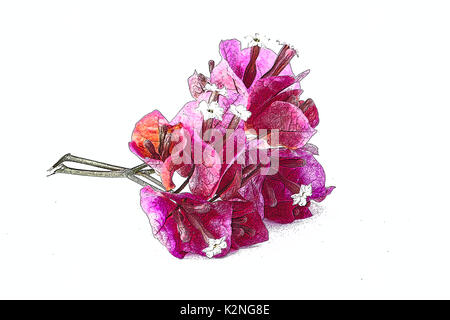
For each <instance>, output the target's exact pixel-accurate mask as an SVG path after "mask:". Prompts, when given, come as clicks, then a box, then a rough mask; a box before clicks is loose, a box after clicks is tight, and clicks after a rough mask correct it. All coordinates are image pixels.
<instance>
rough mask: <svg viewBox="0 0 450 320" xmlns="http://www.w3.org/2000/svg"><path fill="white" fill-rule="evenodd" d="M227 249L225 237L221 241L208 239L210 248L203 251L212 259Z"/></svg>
mask: <svg viewBox="0 0 450 320" xmlns="http://www.w3.org/2000/svg"><path fill="white" fill-rule="evenodd" d="M226 247H227V242H226V241H225V237H222V238H220V239H208V247H207V248H205V249H203V250H202V251H203V252H204V253H205V254H206V256H207V257H208V258H212V257H214V256H216V255H218V254H220V253H221V252H222V249H225V248H226Z"/></svg>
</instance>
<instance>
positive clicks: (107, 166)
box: [48, 153, 164, 188]
mask: <svg viewBox="0 0 450 320" xmlns="http://www.w3.org/2000/svg"><path fill="white" fill-rule="evenodd" d="M64 162H74V163H80V164H84V165H88V166H92V167H96V168H100V169H106V170H111V171H124V170H131V169H127V168H125V167H120V166H115V165H112V164H108V163H105V162H100V161H95V160H90V159H86V158H82V157H77V156H74V155H71V154H70V153H68V154H66V155H64V156H62V157H61V159H59V160H58V161H57V162H56V163H55V164H54V165H53V166H52V167H51V168H50V169H49V170H48V171H53V170H55V169H56V168H58V167H59V166H61V165H62V164H63V163H64ZM140 166H142V169H141V170H138V171H136V172H135V173H134V175H139V176H141V177H143V178H146V179H148V180H149V181H151V182H152V183H154V184H156V185H157V186H159V187H162V188H163V187H164V186H163V184H162V183H161V182H160V181H159V180H157V179H156V178H154V177H152V176H151V174H152V173H154V172H155V170H153V169H149V170H143V169H144V168H146V167H147V164H142V165H140ZM67 168H68V167H67ZM135 168H136V167H135ZM69 169H71V170H78V169H73V168H69ZM84 171H89V170H79V172H84ZM74 172H75V171H74ZM90 172H93V173H92V175H90V176H94V177H107V176H108V175H102V174H104V173H105V171H95V170H94V171H90ZM106 172H107V171H106ZM54 173H57V172H54ZM64 173H67V172H64ZM72 174H75V175H85V176H87V175H88V174H79V173H72ZM112 176H114V175H111V176H108V177H112ZM141 181H142V180H141Z"/></svg>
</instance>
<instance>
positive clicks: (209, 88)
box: [205, 83, 227, 97]
mask: <svg viewBox="0 0 450 320" xmlns="http://www.w3.org/2000/svg"><path fill="white" fill-rule="evenodd" d="M205 90H206V91H215V92H217V93H218V94H220V95H221V96H224V97H226V96H227V88H225V87H223V88H221V89H219V88H217V86H216V85H215V84H210V83H207V84H206V85H205Z"/></svg>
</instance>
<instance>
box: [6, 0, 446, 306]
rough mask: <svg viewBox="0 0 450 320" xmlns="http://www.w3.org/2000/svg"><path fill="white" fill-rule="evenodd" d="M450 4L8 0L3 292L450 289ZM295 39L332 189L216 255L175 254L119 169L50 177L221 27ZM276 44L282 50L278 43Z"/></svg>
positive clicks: (366, 294) (396, 292) (112, 147)
mask: <svg viewBox="0 0 450 320" xmlns="http://www.w3.org/2000/svg"><path fill="white" fill-rule="evenodd" d="M448 13H449V7H448V4H447V2H446V1H370V2H369V1H364V2H363V1H309V2H303V1H291V2H288V1H280V0H277V1H262V0H260V1H254V2H253V1H242V0H239V1H230V0H228V1H220V2H218V1H201V2H200V1H179V2H169V1H164V2H163V1H142V2H140V1H122V2H119V1H39V2H38V1H29V2H26V1H2V2H1V4H0V110H1V118H0V119H1V120H0V121H1V123H0V139H1V150H2V152H1V167H2V171H1V175H0V183H1V193H0V194H1V201H0V298H43V299H47V298H63V299H64V298H88V299H89V298H139V299H140V298H146V299H150V298H152V299H170V298H185V299H191V298H192V299H194V298H207V299H215V298H222V299H229V298H234V299H241V298H246V299H258V298H266V299H298V298H344V299H346V298H450V289H449V288H450V275H449V270H450V258H449V244H450V235H449V229H450V224H449V223H450V212H449V209H448V201H447V200H448V181H449V170H448V166H449V165H450V161H449V160H450V159H449V152H448V142H447V141H446V140H447V139H446V138H448V136H449V132H448V127H449V124H448V118H449V115H450V112H449V110H450V109H449V108H450V105H449V97H448V96H449V93H448V88H449V85H450V83H449V71H450V68H449V62H448V61H449V57H450V46H449V39H448V32H449V29H450V23H449V19H448ZM254 32H259V33H261V34H266V35H268V36H270V37H271V38H273V39H280V40H284V41H287V42H290V43H293V44H294V45H295V46H296V48H298V50H299V53H300V58H296V59H295V60H294V61H293V68H294V71H295V72H297V73H298V72H301V71H303V70H305V69H307V68H311V74H310V75H309V76H308V77H307V78H306V79H305V80H304V81H303V88H304V90H305V93H304V95H303V97H305V98H307V97H312V98H314V100H315V101H316V103H317V105H318V107H319V112H320V118H321V123H320V125H319V127H318V129H319V130H318V134H317V135H316V136H314V137H313V139H312V141H311V142H313V143H315V144H317V145H318V146H319V150H320V156H319V161H321V163H322V164H323V165H324V167H325V169H326V172H327V179H328V184H329V185H336V187H337V188H336V190H335V191H334V192H333V193H332V194H331V195H330V196H329V197H328V198H327V199H326V201H324V202H323V203H322V204H320V206H316V207H315V211H316V213H317V214H316V216H315V217H314V218H312V219H310V220H308V221H303V222H297V223H294V224H291V225H287V226H277V225H271V226H270V237H271V238H270V240H269V241H268V242H266V243H262V244H260V245H258V246H256V247H254V248H251V249H245V250H242V251H240V252H238V253H236V254H232V255H230V256H228V257H226V258H224V259H218V260H207V259H202V258H190V259H184V260H178V259H176V258H173V257H172V256H171V255H170V254H169V253H168V252H167V250H166V249H165V248H164V247H163V246H162V245H161V244H160V243H159V242H158V241H157V240H156V239H154V238H153V236H152V234H151V230H150V226H149V224H148V221H147V217H146V216H145V214H144V213H143V212H142V211H141V208H140V206H139V187H138V186H137V185H135V184H133V183H132V182H129V181H126V180H122V179H120V180H107V179H95V178H85V177H74V176H63V175H59V176H52V177H50V178H46V169H47V168H48V167H50V165H51V164H53V163H54V162H55V161H56V160H57V159H58V158H59V157H60V156H62V155H63V154H65V153H67V152H71V153H72V154H75V155H79V156H84V157H88V158H94V159H97V160H103V161H109V162H112V163H115V164H119V165H125V166H133V165H135V164H137V163H138V159H137V158H136V157H135V156H134V155H133V154H131V153H130V152H129V150H128V146H127V143H128V141H129V139H130V135H131V131H132V129H133V127H134V124H135V122H136V121H137V120H138V119H140V117H142V116H143V115H144V114H146V113H147V112H150V111H152V110H153V109H154V108H158V109H160V110H161V111H162V112H163V113H164V114H165V115H166V116H167V118H168V119H170V118H171V117H173V116H174V115H175V114H176V112H177V111H178V110H179V108H181V107H182V106H183V105H184V103H186V102H188V101H189V100H190V99H191V98H190V95H189V91H188V87H187V81H186V80H187V77H188V76H190V75H191V74H192V72H193V71H194V69H197V70H198V71H201V72H205V73H206V72H207V70H208V69H207V62H208V60H209V59H215V60H216V62H218V60H219V57H220V56H219V52H218V44H219V41H220V40H221V39H229V38H235V37H237V38H240V39H242V38H243V37H244V36H245V35H248V34H251V33H254ZM275 50H278V49H277V48H275Z"/></svg>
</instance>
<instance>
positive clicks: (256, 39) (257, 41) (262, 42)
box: [245, 33, 270, 48]
mask: <svg viewBox="0 0 450 320" xmlns="http://www.w3.org/2000/svg"><path fill="white" fill-rule="evenodd" d="M245 39H247V41H248V42H247V47H248V48H251V47H254V46H258V47H261V48H266V47H267V43H268V42H269V41H270V39H269V38H267V37H266V36H260V35H259V33H255V34H254V35H252V36H246V37H245Z"/></svg>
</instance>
